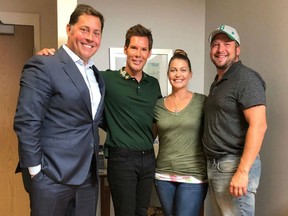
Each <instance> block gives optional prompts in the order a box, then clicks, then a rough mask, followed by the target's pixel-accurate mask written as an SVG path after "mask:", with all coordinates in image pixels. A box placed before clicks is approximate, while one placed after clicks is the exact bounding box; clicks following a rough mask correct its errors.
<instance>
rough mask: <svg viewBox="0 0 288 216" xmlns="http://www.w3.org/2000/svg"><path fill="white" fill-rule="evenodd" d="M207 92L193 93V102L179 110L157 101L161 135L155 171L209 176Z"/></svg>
mask: <svg viewBox="0 0 288 216" xmlns="http://www.w3.org/2000/svg"><path fill="white" fill-rule="evenodd" d="M205 99H206V96H205V95H201V94H197V93H194V95H193V97H192V99H191V101H190V103H189V104H188V105H187V106H186V107H185V108H184V109H183V110H182V111H180V112H178V113H177V114H176V113H174V112H171V111H169V110H167V109H166V108H165V106H164V100H165V98H161V99H159V100H158V101H157V104H156V106H155V109H154V111H155V117H154V118H155V120H156V123H157V131H158V137H159V153H158V156H157V166H156V172H158V173H167V174H178V175H187V176H193V177H195V178H197V179H199V180H206V179H207V177H206V159H205V156H204V152H203V145H202V141H201V140H202V134H203V121H204V102H205Z"/></svg>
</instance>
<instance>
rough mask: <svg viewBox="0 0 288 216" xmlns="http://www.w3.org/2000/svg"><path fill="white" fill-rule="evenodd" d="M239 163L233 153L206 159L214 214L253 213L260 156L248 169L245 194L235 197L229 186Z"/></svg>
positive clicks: (221, 215)
mask: <svg viewBox="0 0 288 216" xmlns="http://www.w3.org/2000/svg"><path fill="white" fill-rule="evenodd" d="M239 163H240V157H239V156H233V155H227V156H225V157H222V158H220V159H211V158H208V160H207V172H208V184H209V195H210V198H211V203H212V206H213V207H214V213H215V215H219V216H225V215H227V216H228V215H237V216H238V215H239V216H240V215H241V216H244V215H245V216H246V215H247V216H252V215H254V214H255V195H256V190H257V188H258V185H259V179H260V175H261V161H260V157H259V155H258V156H257V158H256V159H255V161H254V163H253V165H252V167H251V169H250V172H249V181H248V189H247V194H246V196H241V197H238V198H237V197H234V196H232V195H231V194H230V191H229V186H230V181H231V179H232V177H233V175H234V173H235V172H236V170H237V168H238V165H239Z"/></svg>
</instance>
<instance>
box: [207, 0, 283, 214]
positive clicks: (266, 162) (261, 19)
mask: <svg viewBox="0 0 288 216" xmlns="http://www.w3.org/2000/svg"><path fill="white" fill-rule="evenodd" d="M287 10H288V4H287V1H285V0H274V1H270V0H261V1H256V0H241V1H238V0H229V1H227V0H217V1H215V0H206V24H205V25H206V26H205V28H206V36H205V39H206V41H205V45H206V48H205V51H206V52H205V92H206V93H208V89H209V87H210V84H211V82H212V80H213V78H214V76H215V75H216V70H215V68H214V66H213V64H212V63H211V62H210V59H209V44H208V42H207V38H208V35H209V33H210V32H211V31H212V30H213V29H214V28H216V27H217V26H218V25H220V24H224V23H225V24H230V25H232V26H234V27H236V28H237V30H238V33H239V34H240V37H241V54H240V58H241V60H242V62H243V63H244V64H246V65H247V66H250V67H251V68H253V69H255V70H256V71H258V72H259V73H260V74H261V75H262V76H263V78H264V79H265V81H266V84H267V116H268V131H267V133H266V137H265V141H264V143H263V147H262V150H261V158H262V176H261V181H260V187H259V189H258V193H257V196H256V215H259V216H260V215H261V216H266V215H267V216H270V215H277V216H286V215H288V206H287V203H288V184H287V178H288V172H287V171H286V169H287V164H288V156H287V155H288V154H287V153H288V145H287V140H288V133H287V128H288V115H287V110H288V102H287V101H286V100H287V81H288V73H287V71H286V70H287V68H288V61H287V55H286V51H287V50H288V43H287V35H288V28H287V23H288V14H287ZM207 215H213V214H212V213H210V214H208V212H207Z"/></svg>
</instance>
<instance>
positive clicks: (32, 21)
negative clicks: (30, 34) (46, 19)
mask: <svg viewBox="0 0 288 216" xmlns="http://www.w3.org/2000/svg"><path fill="white" fill-rule="evenodd" d="M0 20H1V21H2V22H3V23H4V24H11V25H28V26H33V27H34V47H35V53H36V52H38V51H40V15H39V14H30V13H14V12H0Z"/></svg>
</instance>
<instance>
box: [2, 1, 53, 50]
mask: <svg viewBox="0 0 288 216" xmlns="http://www.w3.org/2000/svg"><path fill="white" fill-rule="evenodd" d="M0 5H1V8H0V12H13V13H25V14H29V13H32V14H39V16H40V46H41V48H44V47H57V0H49V1H47V0H37V1H35V0H25V1H21V0H13V1H7V0H0Z"/></svg>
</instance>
